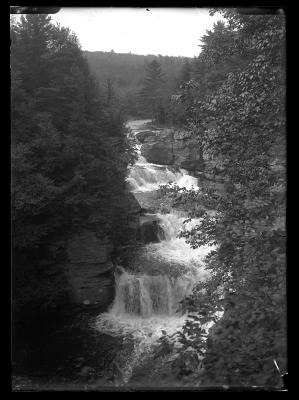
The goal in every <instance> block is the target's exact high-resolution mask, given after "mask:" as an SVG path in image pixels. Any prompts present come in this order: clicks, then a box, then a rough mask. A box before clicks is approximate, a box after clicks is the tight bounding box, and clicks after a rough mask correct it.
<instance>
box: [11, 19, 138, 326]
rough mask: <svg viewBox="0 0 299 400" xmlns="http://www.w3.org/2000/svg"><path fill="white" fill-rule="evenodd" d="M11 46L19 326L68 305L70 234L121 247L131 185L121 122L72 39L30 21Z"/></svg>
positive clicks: (45, 22) (17, 29) (17, 28)
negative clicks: (98, 236) (94, 233)
mask: <svg viewBox="0 0 299 400" xmlns="http://www.w3.org/2000/svg"><path fill="white" fill-rule="evenodd" d="M11 40H12V45H11V120H12V125H11V132H12V135H11V160H12V237H13V241H12V255H13V306H14V308H15V311H14V314H13V315H14V318H15V319H16V320H17V319H18V318H17V317H21V316H23V317H24V315H26V313H29V314H35V313H38V312H46V311H48V310H50V311H51V310H52V309H57V308H59V307H62V306H64V305H65V303H66V302H68V293H67V284H66V281H65V274H64V272H63V270H62V269H61V268H59V267H58V264H59V263H61V262H63V261H64V260H65V258H66V252H65V244H66V241H67V239H68V238H69V236H70V235H71V234H72V233H74V232H78V231H80V230H82V229H83V228H84V227H85V228H86V227H90V229H95V230H99V228H97V227H100V229H101V232H105V233H106V234H107V235H109V236H110V237H113V241H116V240H120V237H121V236H122V235H123V234H124V233H123V231H122V229H123V226H124V224H123V223H122V221H123V220H125V219H126V209H125V208H124V206H123V204H124V203H125V200H124V197H125V176H126V174H127V165H128V163H130V162H132V160H133V159H134V153H133V151H131V148H130V146H129V143H128V141H127V138H126V135H125V128H124V125H123V119H122V115H121V113H120V112H118V110H116V109H115V108H114V106H113V103H112V102H110V103H109V102H108V101H107V98H106V95H105V94H104V93H102V92H101V91H100V90H99V87H98V85H97V84H96V81H95V79H94V78H93V76H92V75H91V74H90V72H89V67H88V64H87V61H86V59H85V58H84V56H83V53H82V51H81V50H80V46H79V44H78V41H77V38H76V37H75V36H74V35H73V34H71V33H70V31H69V29H67V28H61V27H59V26H56V25H54V24H52V23H51V21H50V17H49V16H46V15H27V16H26V17H24V16H22V17H21V20H20V22H19V23H18V24H13V25H12V28H11ZM95 211H97V212H96V213H95ZM92 227H94V228H92ZM24 313H25V314H24ZM21 319H22V318H21Z"/></svg>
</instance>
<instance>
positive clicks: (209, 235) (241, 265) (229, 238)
mask: <svg viewBox="0 0 299 400" xmlns="http://www.w3.org/2000/svg"><path fill="white" fill-rule="evenodd" d="M220 11H222V13H223V15H224V17H225V18H226V19H227V21H228V24H227V26H226V27H225V31H228V36H229V37H230V36H231V37H234V38H235V39H234V40H231V41H228V42H226V41H225V42H224V43H225V45H223V40H224V38H223V37H222V36H219V38H218V39H219V42H218V39H217V37H218V34H217V32H215V31H214V32H215V38H214V39H213V40H206V39H205V40H206V45H205V47H204V49H203V52H202V54H201V55H200V61H201V65H202V66H203V67H209V68H210V70H211V71H212V70H214V69H217V68H218V67H219V65H222V60H223V59H226V63H227V65H229V63H230V62H232V61H233V60H235V59H236V57H237V56H238V55H241V57H242V59H243V61H244V60H246V62H245V61H244V62H240V63H237V65H235V68H233V69H232V72H229V73H228V74H226V76H223V78H222V79H221V82H219V84H218V85H217V86H216V87H214V88H210V89H209V90H207V91H206V92H205V94H204V96H201V94H200V92H199V93H198V97H197V100H196V101H195V102H194V107H193V109H191V114H193V115H194V116H196V115H198V116H200V118H199V119H198V120H197V122H196V126H197V129H198V130H199V131H200V132H202V133H203V143H204V147H205V151H206V152H208V154H210V155H211V156H213V157H214V159H215V160H216V162H217V163H218V165H219V167H221V171H222V177H223V179H224V180H225V182H226V188H227V190H226V191H224V192H216V191H215V190H207V191H206V193H205V192H202V193H186V194H185V195H184V194H183V196H185V200H186V202H187V201H188V206H189V210H190V216H192V217H201V218H202V222H201V223H200V224H199V225H198V227H197V228H193V229H192V231H189V232H187V231H186V232H185V233H184V234H183V236H184V237H185V238H186V239H187V241H188V242H189V243H190V245H191V246H192V247H198V246H201V245H202V244H207V243H212V244H215V245H216V246H217V249H216V250H215V251H213V252H211V254H210V255H209V256H208V258H207V262H208V268H209V269H210V270H211V273H212V277H211V279H210V280H208V281H207V282H206V283H204V284H199V285H198V286H197V287H196V288H195V290H194V293H193V295H192V296H191V297H190V298H189V299H187V305H186V308H187V310H188V311H189V313H190V317H191V318H192V315H193V317H194V320H193V323H190V321H189V322H188V324H186V325H185V327H184V331H183V332H184V334H183V336H182V338H181V342H182V344H183V346H193V347H194V348H195V349H196V350H197V351H198V352H200V351H202V350H201V349H203V348H205V358H204V364H203V367H204V370H203V373H202V374H201V376H200V379H201V380H202V382H203V383H204V384H210V385H215V384H216V385H217V384H219V385H223V384H227V385H230V384H232V385H281V378H280V376H279V373H278V371H277V370H276V367H275V364H274V360H275V361H276V362H277V363H278V365H279V366H280V368H281V370H282V371H285V370H286V272H285V250H286V243H285V105H284V103H285V60H284V58H285V54H284V51H285V21H284V17H283V16H281V15H277V16H273V15H271V16H267V15H262V16H261V15H258V16H257V15H254V16H252V15H244V14H239V13H237V12H236V11H235V10H231V9H230V10H220ZM218 28H219V29H218ZM218 28H217V30H220V29H221V30H223V29H224V27H223V26H220V27H218ZM210 36H213V32H211V35H210ZM219 54H221V57H219ZM196 83H197V82H195V84H194V85H193V87H195V88H196ZM200 87H201V83H200V82H199V84H198V90H199V91H200ZM211 168H212V167H211ZM209 172H210V173H212V174H214V173H215V169H211V170H209ZM191 204H193V206H191ZM200 204H206V205H208V207H209V208H213V209H214V210H216V215H215V216H213V217H211V216H210V215H209V214H208V213H204V212H203V211H202V209H199V208H198V206H199V205H200ZM217 310H218V311H219V310H222V312H223V315H222V317H221V318H220V320H219V318H216V320H217V323H216V325H215V326H214V327H213V328H212V331H211V333H210V335H209V338H208V340H207V342H206V332H205V331H204V330H202V324H203V323H205V322H207V321H212V320H213V319H214V318H215V312H216V311H217ZM205 343H206V344H205ZM197 378H198V377H197Z"/></svg>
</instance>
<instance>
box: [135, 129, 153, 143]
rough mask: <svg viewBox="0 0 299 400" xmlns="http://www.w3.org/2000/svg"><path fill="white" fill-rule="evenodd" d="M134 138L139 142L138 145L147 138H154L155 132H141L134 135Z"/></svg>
mask: <svg viewBox="0 0 299 400" xmlns="http://www.w3.org/2000/svg"><path fill="white" fill-rule="evenodd" d="M135 137H136V138H137V139H138V140H139V142H140V143H143V142H145V141H146V140H148V139H149V138H152V137H153V138H154V137H156V132H154V131H141V132H138V133H136V135H135Z"/></svg>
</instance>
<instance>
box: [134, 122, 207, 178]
mask: <svg viewBox="0 0 299 400" xmlns="http://www.w3.org/2000/svg"><path fill="white" fill-rule="evenodd" d="M136 137H137V139H138V140H140V142H141V143H142V146H141V155H142V156H143V157H145V158H146V160H147V161H148V162H150V163H153V164H161V165H175V166H178V167H180V168H184V169H187V170H194V171H195V170H203V169H204V165H203V158H202V153H201V151H200V147H199V144H198V142H197V140H196V137H193V136H192V133H191V132H187V131H184V130H176V129H161V130H156V131H141V132H139V133H138V134H137V135H136Z"/></svg>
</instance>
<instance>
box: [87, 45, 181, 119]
mask: <svg viewBox="0 0 299 400" xmlns="http://www.w3.org/2000/svg"><path fill="white" fill-rule="evenodd" d="M84 55H85V57H86V59H87V61H88V63H89V66H90V69H91V72H92V73H93V74H94V76H95V77H96V78H97V80H98V81H99V82H100V85H101V86H102V88H107V86H109V87H110V86H111V87H112V90H113V91H114V94H115V96H116V97H117V98H118V100H119V102H120V105H121V106H122V108H123V110H124V111H125V112H126V113H127V114H131V115H132V116H141V113H142V112H141V110H140V109H139V107H138V100H137V94H138V92H139V91H140V89H141V87H142V84H143V80H144V77H145V70H146V65H147V64H148V63H150V62H151V61H153V60H157V61H158V62H159V64H160V65H161V70H162V72H163V74H164V79H165V81H166V82H165V86H164V92H165V95H167V94H168V93H169V95H171V94H172V93H173V91H174V90H175V89H176V88H177V86H178V83H179V82H180V75H181V71H182V67H183V65H184V63H185V61H186V60H188V58H186V57H170V56H161V55H158V56H155V55H146V56H145V55H137V54H130V53H129V54H126V53H114V52H113V51H111V52H103V51H95V52H90V51H84Z"/></svg>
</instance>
